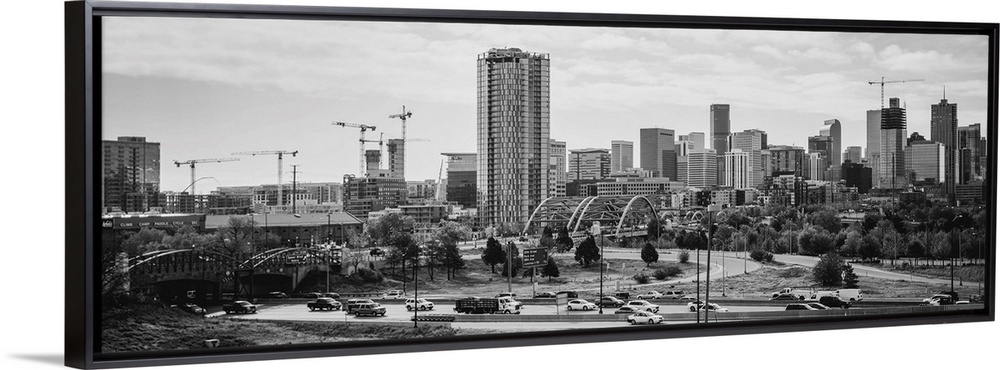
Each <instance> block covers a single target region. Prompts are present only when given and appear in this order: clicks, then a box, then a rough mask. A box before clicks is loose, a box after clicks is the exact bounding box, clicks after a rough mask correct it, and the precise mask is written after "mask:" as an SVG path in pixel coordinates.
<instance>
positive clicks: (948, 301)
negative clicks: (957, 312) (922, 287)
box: [921, 294, 956, 306]
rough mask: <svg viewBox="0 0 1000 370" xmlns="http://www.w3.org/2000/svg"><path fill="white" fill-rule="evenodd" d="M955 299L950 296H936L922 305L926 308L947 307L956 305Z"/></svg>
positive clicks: (925, 300) (927, 299)
mask: <svg viewBox="0 0 1000 370" xmlns="http://www.w3.org/2000/svg"><path fill="white" fill-rule="evenodd" d="M955 302H956V301H955V300H954V298H952V296H951V295H948V294H935V295H933V296H931V297H930V298H926V299H924V301H923V302H922V303H921V305H924V306H947V305H953V304H955Z"/></svg>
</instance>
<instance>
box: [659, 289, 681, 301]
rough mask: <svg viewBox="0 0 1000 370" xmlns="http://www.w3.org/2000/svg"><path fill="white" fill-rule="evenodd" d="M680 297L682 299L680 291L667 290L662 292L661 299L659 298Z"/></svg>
mask: <svg viewBox="0 0 1000 370" xmlns="http://www.w3.org/2000/svg"><path fill="white" fill-rule="evenodd" d="M682 297H684V292H683V291H680V290H667V291H664V292H663V297H661V298H670V299H681V298H682Z"/></svg>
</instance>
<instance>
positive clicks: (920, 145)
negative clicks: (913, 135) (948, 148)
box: [904, 140, 944, 185]
mask: <svg viewBox="0 0 1000 370" xmlns="http://www.w3.org/2000/svg"><path fill="white" fill-rule="evenodd" d="M904 151H905V153H906V174H907V177H908V178H909V180H911V181H913V182H914V183H919V184H927V185H936V184H938V183H940V182H941V181H944V145H941V143H939V142H936V141H929V140H923V141H914V142H912V143H910V145H907V146H906V149H905V150H904Z"/></svg>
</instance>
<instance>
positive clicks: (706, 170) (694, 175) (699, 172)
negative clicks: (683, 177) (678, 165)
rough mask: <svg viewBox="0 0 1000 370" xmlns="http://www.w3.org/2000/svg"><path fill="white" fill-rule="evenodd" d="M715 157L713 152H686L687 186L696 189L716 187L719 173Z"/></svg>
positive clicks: (707, 150) (708, 150)
mask: <svg viewBox="0 0 1000 370" xmlns="http://www.w3.org/2000/svg"><path fill="white" fill-rule="evenodd" d="M717 157H718V156H717V155H716V154H715V151H714V150H711V149H705V150H692V151H690V152H688V161H687V162H688V166H687V172H688V175H687V177H688V181H687V185H688V186H692V187H696V188H708V187H713V186H716V185H718V184H719V183H718V179H719V175H718V173H719V171H718V170H717V169H716V166H717V165H718V160H717Z"/></svg>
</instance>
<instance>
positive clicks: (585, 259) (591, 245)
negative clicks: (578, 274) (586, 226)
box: [573, 235, 601, 267]
mask: <svg viewBox="0 0 1000 370" xmlns="http://www.w3.org/2000/svg"><path fill="white" fill-rule="evenodd" d="M573 259H575V260H576V261H577V262H579V263H580V264H581V265H583V266H584V267H590V263H591V262H595V261H597V260H600V259H601V250H600V249H598V248H597V243H596V242H595V241H594V236H593V235H588V236H587V239H585V240H584V241H583V242H581V243H580V246H579V247H577V248H576V255H574V256H573Z"/></svg>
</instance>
